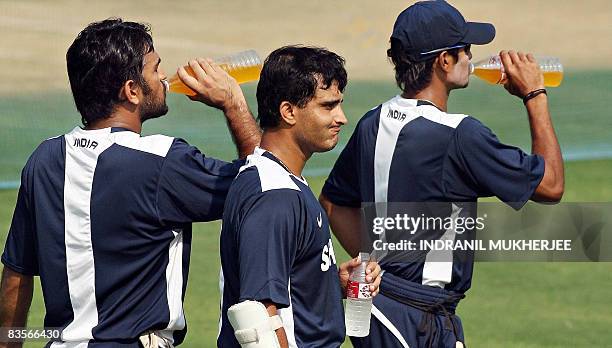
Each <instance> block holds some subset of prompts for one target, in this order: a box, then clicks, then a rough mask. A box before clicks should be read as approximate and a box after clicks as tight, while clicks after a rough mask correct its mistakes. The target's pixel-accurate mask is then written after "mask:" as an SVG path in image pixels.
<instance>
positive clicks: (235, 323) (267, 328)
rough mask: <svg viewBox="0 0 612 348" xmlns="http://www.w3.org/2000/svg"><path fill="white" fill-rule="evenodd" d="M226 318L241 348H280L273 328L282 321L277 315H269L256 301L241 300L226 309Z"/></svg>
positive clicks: (280, 324) (279, 325)
mask: <svg viewBox="0 0 612 348" xmlns="http://www.w3.org/2000/svg"><path fill="white" fill-rule="evenodd" d="M227 318H228V319H229V322H230V324H232V327H233V328H234V335H236V339H237V340H238V343H240V346H241V347H242V348H280V343H278V337H276V332H275V330H276V329H278V328H281V327H282V326H283V323H282V321H281V319H280V317H279V316H278V315H275V316H273V317H271V316H270V315H269V314H268V311H267V310H266V307H265V306H264V305H263V304H262V303H261V302H257V301H243V302H240V303H237V304H235V305H233V306H231V307H230V308H229V309H228V310H227Z"/></svg>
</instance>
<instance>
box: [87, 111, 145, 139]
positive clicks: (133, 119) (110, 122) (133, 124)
mask: <svg viewBox="0 0 612 348" xmlns="http://www.w3.org/2000/svg"><path fill="white" fill-rule="evenodd" d="M109 127H117V128H125V129H128V130H131V131H132V132H134V133H138V134H140V132H141V131H142V122H141V121H140V116H138V115H137V114H134V113H126V112H121V111H120V110H118V111H116V112H113V114H112V115H111V116H110V117H108V118H104V119H101V120H98V121H96V122H93V123H92V124H90V125H88V126H87V127H86V128H85V129H102V128H109Z"/></svg>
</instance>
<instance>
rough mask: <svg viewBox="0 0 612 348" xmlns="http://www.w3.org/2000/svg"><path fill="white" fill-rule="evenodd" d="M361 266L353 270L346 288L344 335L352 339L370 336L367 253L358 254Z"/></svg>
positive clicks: (370, 305) (368, 257)
mask: <svg viewBox="0 0 612 348" xmlns="http://www.w3.org/2000/svg"><path fill="white" fill-rule="evenodd" d="M359 260H360V261H361V264H360V265H359V266H358V267H356V268H355V269H353V271H352V272H351V275H350V276H349V281H348V285H347V287H346V308H345V311H344V321H345V323H346V334H347V335H348V336H353V337H365V336H367V335H369V334H370V316H371V311H372V294H371V293H370V284H368V283H367V282H366V267H367V265H368V262H369V260H370V255H369V254H368V253H359Z"/></svg>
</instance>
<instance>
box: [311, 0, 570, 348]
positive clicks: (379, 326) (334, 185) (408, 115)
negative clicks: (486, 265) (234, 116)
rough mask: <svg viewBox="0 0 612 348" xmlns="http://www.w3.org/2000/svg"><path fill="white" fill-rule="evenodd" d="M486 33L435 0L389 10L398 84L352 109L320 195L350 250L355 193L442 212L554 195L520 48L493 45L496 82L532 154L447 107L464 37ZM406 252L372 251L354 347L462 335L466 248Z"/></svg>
mask: <svg viewBox="0 0 612 348" xmlns="http://www.w3.org/2000/svg"><path fill="white" fill-rule="evenodd" d="M494 37H495V28H494V27H493V25H491V24H488V23H474V22H466V21H465V19H464V18H463V16H462V15H461V14H460V13H459V11H457V9H455V8H454V7H452V6H451V5H449V4H448V3H446V2H445V1H422V2H418V3H416V4H414V5H412V6H410V7H409V8H407V9H406V10H404V11H403V12H402V13H401V14H400V15H399V17H398V18H397V21H396V22H395V25H394V28H393V34H392V35H391V40H390V41H391V47H390V49H389V50H388V51H387V53H388V56H389V57H390V58H391V61H392V62H393V64H394V66H395V78H396V81H397V84H398V86H399V87H400V88H401V90H402V94H401V95H399V96H396V97H394V98H392V99H390V100H389V101H387V102H385V103H383V104H382V105H379V106H377V107H375V108H374V109H372V110H371V111H369V112H368V113H366V114H365V116H363V117H362V119H361V120H360V121H359V123H358V124H357V126H356V128H355V131H354V133H353V135H352V136H351V138H350V140H349V142H348V143H347V145H346V147H345V148H344V150H343V151H342V153H341V154H340V157H339V158H338V160H337V162H336V164H335V166H334V168H333V170H332V172H331V174H330V176H329V178H328V179H327V181H326V183H325V186H324V188H323V191H322V194H321V197H320V201H321V203H322V205H323V206H324V207H325V209H326V212H327V213H328V216H329V221H330V225H331V227H332V229H333V231H334V234H335V235H336V236H337V237H338V239H339V240H340V242H341V243H342V245H343V246H344V247H345V248H346V249H347V251H348V252H349V253H350V254H352V255H356V254H357V252H358V251H359V249H360V237H359V236H358V235H357V234H356V233H357V232H356V231H359V230H360V228H361V226H360V225H359V224H360V223H359V221H360V206H361V204H362V203H364V202H380V203H387V204H389V203H397V202H427V203H428V204H429V203H431V202H442V204H446V205H447V207H448V209H447V210H446V212H448V216H454V217H457V216H462V214H468V216H469V214H474V212H475V210H474V209H463V208H464V207H473V206H474V204H475V202H476V201H477V199H478V197H487V196H496V197H498V198H499V199H500V200H501V201H503V202H506V203H507V204H508V205H510V206H512V207H513V208H515V209H520V208H521V207H522V206H523V205H524V204H525V203H526V202H527V201H528V200H530V199H531V200H534V201H542V202H558V201H559V200H560V199H561V196H562V195H563V190H564V174H563V161H562V158H561V152H560V149H559V144H558V142H557V138H556V136H555V133H554V130H553V127H552V122H551V118H550V115H549V110H548V101H547V96H546V90H545V89H544V83H543V76H542V73H541V72H540V70H539V67H538V64H537V63H536V61H535V59H534V57H533V56H532V55H531V54H524V53H521V52H514V51H509V52H507V51H502V52H501V53H500V56H501V59H502V62H503V66H504V71H505V74H506V78H505V84H504V87H505V88H506V89H507V90H508V91H509V92H510V94H512V95H515V96H518V97H519V98H522V100H523V102H524V104H525V106H526V109H527V114H528V119H529V125H530V127H531V137H532V151H531V154H528V153H525V152H523V151H522V150H521V149H519V148H516V147H513V146H509V145H505V144H502V143H501V142H500V141H499V139H498V138H497V137H496V136H495V135H494V134H493V132H492V131H491V130H490V129H489V128H487V127H486V126H485V125H483V124H482V123H481V122H480V121H478V120H477V119H475V118H473V117H471V116H468V115H463V114H457V113H449V112H448V110H447V102H448V98H449V95H450V92H451V91H452V90H454V89H458V88H465V87H466V86H467V85H468V82H469V75H470V59H471V58H472V55H471V53H470V46H471V45H473V44H477V45H482V44H487V43H489V42H491V41H492V40H493V38H494ZM388 213H389V211H387V214H388ZM388 216H391V215H388ZM438 232H439V233H437V234H435V233H432V234H430V235H428V238H431V239H444V240H462V239H465V240H468V239H470V238H474V233H473V232H474V231H473V230H472V231H468V232H466V233H460V231H458V230H456V229H455V228H453V227H451V228H449V229H446V230H444V229H442V228H440V231H438ZM387 237H388V236H387ZM408 254H409V252H404V256H405V255H408ZM410 255H411V258H410V260H406V258H404V259H401V258H397V257H389V254H384V253H381V254H380V255H379V263H380V265H381V267H382V268H383V270H384V271H385V273H384V275H383V277H382V283H381V286H380V296H377V297H376V298H375V299H374V306H373V308H372V314H373V318H372V321H371V329H370V335H369V336H368V337H364V338H353V340H352V341H353V344H354V345H355V347H411V348H415V347H463V346H464V335H463V329H462V326H461V321H460V319H459V318H458V317H457V316H456V315H455V314H454V313H455V308H456V306H457V304H458V302H459V300H460V299H461V298H463V297H464V294H465V292H466V291H467V290H468V289H469V288H470V285H471V280H472V270H473V263H474V258H473V252H465V251H464V252H463V253H461V255H458V254H457V251H450V253H449V254H442V255H440V254H436V253H435V252H434V251H429V252H424V253H421V254H414V253H412V254H410ZM394 256H397V253H395V254H394Z"/></svg>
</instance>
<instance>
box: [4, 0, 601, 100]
mask: <svg viewBox="0 0 612 348" xmlns="http://www.w3.org/2000/svg"><path fill="white" fill-rule="evenodd" d="M411 3H413V2H412V1H411V2H407V1H395V0H394V1H390V0H385V1H371V0H367V1H365V0H359V1H355V0H354V1H333V2H332V1H319V0H316V1H315V0H311V1H308V2H304V3H299V4H298V3H297V2H293V1H278V0H274V1H224V2H221V1H213V0H198V1H191V0H183V1H179V2H176V3H173V4H171V5H170V4H169V2H167V1H161V0H157V1H147V2H125V1H115V0H113V1H104V2H102V1H89V2H84V1H67V0H56V1H40V0H30V1H0V32H1V33H2V34H1V37H2V40H1V41H0V63H1V64H0V71H1V74H2V79H3V82H2V84H1V85H0V93H3V94H13V93H20V92H36V91H43V90H58V89H59V90H62V89H63V90H67V89H68V81H67V77H66V72H65V70H66V68H65V53H66V49H67V48H68V46H69V45H70V43H71V42H72V40H73V39H74V37H75V36H76V35H77V34H78V32H79V31H80V30H81V29H82V28H83V27H84V26H85V25H87V24H88V23H89V22H92V21H95V20H100V19H104V18H107V17H111V16H120V17H123V18H125V19H129V20H137V21H145V22H148V23H150V24H151V26H152V29H153V36H154V40H155V45H156V49H157V51H158V52H159V53H160V54H161V56H162V59H163V67H164V68H165V69H166V71H173V70H174V69H175V68H176V66H178V65H179V64H182V63H184V62H185V61H186V60H187V59H188V58H191V57H196V56H202V55H207V56H213V57H214V56H219V55H223V54H227V53H231V52H234V51H239V50H243V49H248V48H254V49H256V50H257V51H258V52H259V53H260V54H261V55H262V56H265V55H267V54H268V53H269V52H270V51H271V50H273V49H275V48H277V47H279V46H282V45H285V44H293V43H302V44H312V45H319V46H325V47H328V48H329V49H332V50H334V51H336V52H338V53H339V54H341V55H343V56H344V57H345V58H346V60H347V69H348V71H349V77H350V78H358V79H386V78H390V77H391V76H392V68H391V66H390V65H389V63H388V62H387V60H386V57H385V51H386V48H387V45H388V38H389V34H390V32H391V28H392V26H393V22H394V20H395V17H396V16H397V14H398V13H399V12H400V11H401V10H403V9H404V8H405V7H406V6H408V5H409V4H411ZM452 3H453V4H454V5H455V6H456V7H458V8H459V9H460V10H461V11H462V13H463V14H464V16H465V17H466V18H467V19H469V20H474V21H488V22H492V23H494V24H495V26H496V28H497V33H498V34H497V37H496V39H495V41H494V42H493V43H492V44H490V45H488V46H485V47H477V48H474V49H473V52H474V57H475V58H478V57H480V56H484V55H487V54H489V53H493V52H497V51H498V50H499V49H502V48H514V49H521V50H526V51H532V52H535V53H540V54H547V55H556V56H559V57H561V58H562V61H563V62H564V63H565V65H566V66H567V67H568V68H581V69H582V68H587V69H588V68H610V67H612V59H611V58H610V57H612V45H611V44H610V40H611V38H612V26H611V25H610V16H611V15H612V2H610V1H607V0H585V1H574V0H571V1H570V0H563V1H558V0H540V1H530V0H516V1H507V0H490V1H475V0H471V1H470V0H457V1H452ZM141 4H146V5H141Z"/></svg>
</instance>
